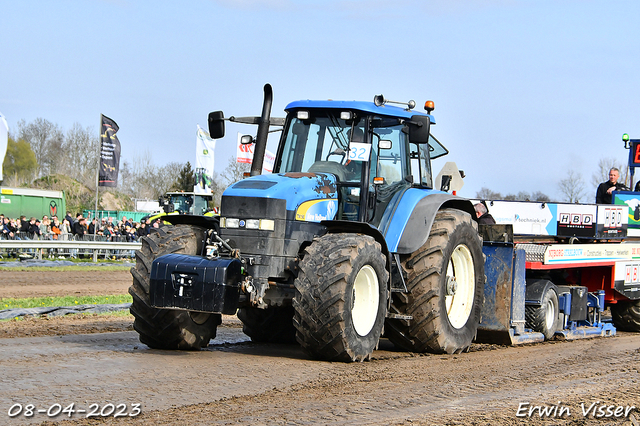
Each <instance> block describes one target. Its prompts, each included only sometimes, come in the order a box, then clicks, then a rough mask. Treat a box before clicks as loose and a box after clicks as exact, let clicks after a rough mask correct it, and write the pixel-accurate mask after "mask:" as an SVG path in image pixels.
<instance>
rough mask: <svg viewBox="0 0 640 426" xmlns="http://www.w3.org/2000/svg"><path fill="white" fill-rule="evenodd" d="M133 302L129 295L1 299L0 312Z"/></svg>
mask: <svg viewBox="0 0 640 426" xmlns="http://www.w3.org/2000/svg"><path fill="white" fill-rule="evenodd" d="M131 301H132V298H131V295H129V294H115V295H110V296H61V297H29V298H26V299H13V298H0V310H3V309H16V308H42V307H50V306H53V307H55V306H74V305H110V304H121V303H131Z"/></svg>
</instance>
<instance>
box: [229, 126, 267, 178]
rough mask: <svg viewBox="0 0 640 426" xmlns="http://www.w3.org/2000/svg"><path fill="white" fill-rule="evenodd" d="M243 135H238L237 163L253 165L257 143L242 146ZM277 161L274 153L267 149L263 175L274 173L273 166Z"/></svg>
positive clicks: (263, 163)
mask: <svg viewBox="0 0 640 426" xmlns="http://www.w3.org/2000/svg"><path fill="white" fill-rule="evenodd" d="M242 136H243V135H242V133H238V145H237V150H236V161H237V162H238V163H246V164H251V163H252V162H253V150H254V148H255V146H256V144H255V143H251V144H241V143H240V140H241V138H242ZM275 160H276V156H275V154H274V153H272V152H271V151H269V150H268V149H266V150H265V151H264V161H263V162H262V173H265V172H266V173H271V172H273V164H274V162H275Z"/></svg>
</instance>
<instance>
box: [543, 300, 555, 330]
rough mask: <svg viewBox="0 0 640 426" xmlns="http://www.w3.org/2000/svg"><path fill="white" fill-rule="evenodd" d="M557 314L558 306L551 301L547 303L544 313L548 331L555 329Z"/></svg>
mask: <svg viewBox="0 0 640 426" xmlns="http://www.w3.org/2000/svg"><path fill="white" fill-rule="evenodd" d="M555 314H556V304H555V301H554V300H549V301H548V302H547V305H546V306H545V312H544V321H545V324H546V327H547V328H548V329H551V327H553V321H554V320H555Z"/></svg>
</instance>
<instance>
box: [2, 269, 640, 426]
mask: <svg viewBox="0 0 640 426" xmlns="http://www.w3.org/2000/svg"><path fill="white" fill-rule="evenodd" d="M105 275H107V276H106V277H105ZM0 277H1V279H0V296H1V297H27V295H28V296H42V295H50V294H51V293H53V294H56V295H63V294H122V293H124V292H126V290H127V288H128V286H129V282H130V276H129V275H128V272H126V271H122V273H120V272H118V273H113V272H108V273H105V272H79V273H75V272H73V273H68V272H64V273H57V272H51V273H42V274H41V273H39V272H35V273H33V272H15V273H13V272H9V273H7V272H6V271H1V272H0ZM43 292H44V293H47V294H43ZM131 324H132V319H131V318H130V317H115V316H102V315H100V316H97V315H87V316H67V317H64V318H49V319H47V318H44V319H42V318H41V319H29V320H22V321H9V322H6V321H5V322H0V378H2V379H1V380H0V424H38V423H42V422H46V424H54V423H55V424H67V423H69V424H82V425H85V424H136V425H138V424H141V425H173V424H181V425H200V424H214V425H270V424H280V425H289V424H291V425H308V424H344V425H353V424H366V425H409V424H412V425H414V424H418V425H485V424H490V425H519V424H534V425H542V424H570V425H606V424H624V425H635V426H639V425H640V414H639V411H638V409H636V408H631V407H639V406H640V373H639V368H640V335H639V334H633V333H618V335H617V336H616V337H613V338H606V339H593V340H578V341H569V342H547V343H543V344H536V345H530V346H523V347H506V346H499V345H487V344H474V345H473V346H472V348H471V350H470V352H469V353H465V354H459V355H428V354H411V353H405V352H400V351H397V350H396V349H395V348H394V347H393V345H391V344H390V343H389V342H388V341H386V340H384V339H383V340H382V341H381V345H380V349H379V350H378V351H376V352H375V353H374V356H373V360H372V361H370V362H365V363H358V364H342V363H327V362H319V361H312V360H309V359H308V358H307V357H306V355H305V354H304V353H303V352H302V350H301V349H300V347H298V346H297V345H265V344H254V343H251V342H249V341H248V339H247V338H246V336H244V335H243V334H242V332H241V328H240V325H239V323H238V321H237V319H235V318H232V317H225V319H224V321H223V326H222V327H220V328H219V329H218V337H217V338H216V339H215V340H213V341H212V342H211V344H210V345H209V347H208V348H207V349H206V350H202V351H199V352H169V351H158V350H151V349H149V348H147V347H146V346H145V345H143V344H141V343H139V341H138V339H137V334H136V333H135V332H133V331H130V329H131ZM18 337H19V338H18ZM71 403H74V404H75V405H74V408H75V409H76V410H78V409H87V408H89V407H90V405H91V404H98V405H99V407H100V408H104V407H106V406H107V405H108V404H109V403H113V404H114V405H117V404H124V405H123V406H122V407H124V408H126V413H128V414H130V413H132V412H133V410H134V408H133V404H140V409H141V413H140V414H139V415H137V416H135V417H119V418H114V417H113V415H111V416H105V417H100V416H98V417H92V418H89V419H87V418H85V417H86V415H87V414H86V413H78V412H76V413H75V414H74V415H73V417H72V418H71V420H67V421H63V417H62V416H57V417H49V416H48V415H47V413H46V411H47V410H48V409H51V407H53V409H54V411H55V408H56V405H55V404H61V405H62V406H65V407H66V406H68V405H69V404H71ZM16 404H20V405H21V406H23V407H25V406H26V405H27V404H33V405H34V406H35V409H36V412H35V413H34V415H33V416H31V417H28V416H25V415H24V414H19V415H16V416H13V417H11V416H9V410H10V409H11V408H12V407H17V405H16ZM592 404H595V407H596V408H598V407H600V406H604V408H603V414H604V415H605V416H606V415H607V411H606V410H607V408H608V407H609V406H613V408H611V409H610V410H611V412H612V413H615V410H616V409H617V407H618V406H620V407H622V409H621V410H622V413H623V414H624V412H625V410H627V415H626V416H624V415H623V416H621V417H618V418H616V417H613V416H610V417H603V418H597V417H594V416H593V415H592V414H591V412H590V414H588V415H586V416H585V415H584V414H583V410H586V409H588V408H589V407H590V406H592ZM583 406H584V408H583ZM532 407H540V408H545V407H546V408H547V409H548V410H550V411H549V412H550V415H545V416H542V417H540V416H539V411H540V409H539V408H538V409H534V412H532V414H531V415H529V410H530V409H531V408H532ZM554 407H558V408H557V409H555V411H554ZM15 409H16V408H14V410H15ZM38 409H41V410H44V411H42V412H40V413H38V412H37V410H38ZM536 410H537V411H536ZM554 413H555V414H556V415H554ZM558 413H560V414H562V415H561V416H558V415H557V414H558ZM518 414H524V416H518ZM597 414H598V413H597V412H596V415H597Z"/></svg>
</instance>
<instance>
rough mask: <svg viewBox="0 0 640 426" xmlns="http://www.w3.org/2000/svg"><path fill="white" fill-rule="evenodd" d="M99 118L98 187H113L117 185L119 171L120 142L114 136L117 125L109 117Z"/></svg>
mask: <svg viewBox="0 0 640 426" xmlns="http://www.w3.org/2000/svg"><path fill="white" fill-rule="evenodd" d="M101 117H102V120H101V123H102V124H101V126H100V169H99V172H98V186H111V187H115V186H117V184H118V170H119V169H120V141H119V140H118V137H117V136H116V132H117V131H118V125H117V124H116V122H115V121H113V120H112V119H110V118H109V117H105V116H104V115H101Z"/></svg>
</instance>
